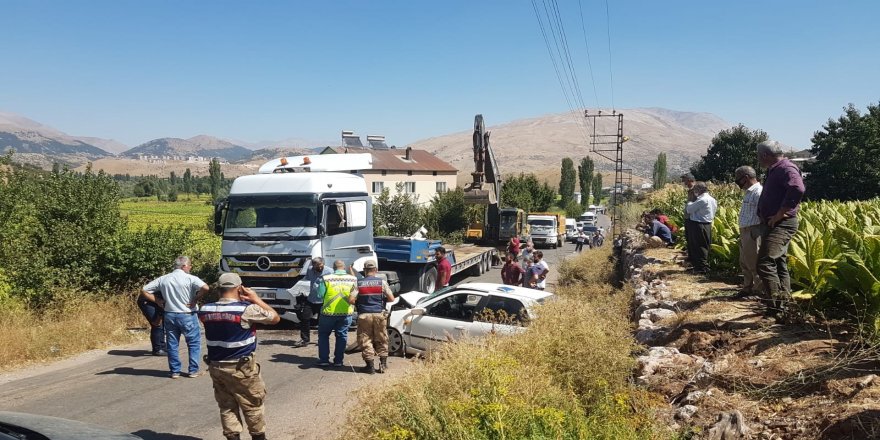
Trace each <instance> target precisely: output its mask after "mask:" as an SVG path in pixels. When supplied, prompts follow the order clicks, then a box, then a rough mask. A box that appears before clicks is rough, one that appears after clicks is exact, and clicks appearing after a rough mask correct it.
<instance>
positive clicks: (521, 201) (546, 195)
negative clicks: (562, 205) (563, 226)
mask: <svg viewBox="0 0 880 440" xmlns="http://www.w3.org/2000/svg"><path fill="white" fill-rule="evenodd" d="M555 201H556V191H554V190H553V188H551V187H550V185H548V184H547V182H544V183H543V184H541V182H539V181H538V178H537V177H535V175H534V174H522V173H520V175H519V176H514V177H510V178H508V179H507V180H505V181H504V184H503V186H502V187H501V205H503V206H509V207H511V208H519V209H522V210H523V211H525V212H535V211H546V210H548V209H550V206H552V205H553V202H555Z"/></svg>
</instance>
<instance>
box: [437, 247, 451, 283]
mask: <svg viewBox="0 0 880 440" xmlns="http://www.w3.org/2000/svg"><path fill="white" fill-rule="evenodd" d="M434 259H435V260H436V261H437V285H438V286H440V287H446V286H448V285H449V279H450V278H452V265H451V264H449V260H448V259H446V248H445V247H443V246H440V247H438V248H437V250H436V251H434Z"/></svg>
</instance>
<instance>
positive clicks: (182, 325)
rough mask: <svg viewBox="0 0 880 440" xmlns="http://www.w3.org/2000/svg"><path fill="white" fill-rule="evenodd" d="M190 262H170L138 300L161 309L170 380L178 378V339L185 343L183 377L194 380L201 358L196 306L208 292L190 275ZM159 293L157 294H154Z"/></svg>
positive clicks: (205, 286) (205, 285) (184, 260)
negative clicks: (186, 359) (170, 266)
mask: <svg viewBox="0 0 880 440" xmlns="http://www.w3.org/2000/svg"><path fill="white" fill-rule="evenodd" d="M190 270H192V262H191V261H190V259H189V257H185V256H180V257H177V259H176V260H174V271H173V272H171V273H169V274H166V275H162V276H161V277H159V278H156V279H155V280H153V281H150V282H149V283H147V285H146V286H144V288H143V291H142V292H141V297H142V298H143V299H145V300H147V301H152V302H154V303H156V304H158V305H159V306H160V307H162V309H163V312H164V316H165V343H166V347H167V351H168V369H170V370H171V378H172V379H178V378H180V374H181V368H182V367H183V366H182V365H181V364H180V354H179V353H178V347H179V344H180V336H181V335H183V337H184V339H185V340H186V348H187V350H188V351H189V364H188V366H187V372H186V376H187V377H198V376H199V375H200V374H201V373H199V357H200V356H201V339H202V338H201V334H200V333H199V320H198V318H197V317H196V303H197V302H198V301H199V300H200V299H201V298H202V297H203V296H205V294H207V293H208V285H207V284H205V282H204V281H202V280H201V279H199V277H197V276H195V275H190V273H189V272H190ZM158 294H161V295H158Z"/></svg>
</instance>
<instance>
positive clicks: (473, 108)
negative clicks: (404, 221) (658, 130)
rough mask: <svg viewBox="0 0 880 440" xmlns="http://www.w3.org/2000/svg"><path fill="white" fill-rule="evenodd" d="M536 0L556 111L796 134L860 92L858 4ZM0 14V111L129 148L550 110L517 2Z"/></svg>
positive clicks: (805, 138)
mask: <svg viewBox="0 0 880 440" xmlns="http://www.w3.org/2000/svg"><path fill="white" fill-rule="evenodd" d="M536 2H537V3H536V4H537V6H538V13H539V16H541V17H543V21H544V25H545V27H546V26H548V24H547V18H546V15H540V14H546V12H545V9H544V5H551V4H552V0H550V1H546V0H536ZM556 3H557V4H558V10H559V15H560V18H561V21H562V24H563V27H564V30H565V37H566V38H565V41H566V43H567V46H568V49H569V54H570V59H571V71H572V72H574V74H575V75H576V76H577V78H578V83H579V88H580V91H581V96H582V99H581V98H576V99H575V103H573V104H572V107H579V104H578V102H580V101H581V100H582V101H583V103H584V105H585V106H587V107H589V108H596V107H602V108H611V107H612V105H613V107H614V108H617V109H626V108H634V107H663V108H669V109H674V110H682V111H695V112H709V113H714V114H716V115H718V116H720V117H721V118H723V119H725V120H727V121H728V122H730V123H731V124H737V123H743V124H745V125H747V126H748V127H750V128H759V129H763V130H765V131H767V132H768V133H769V134H770V136H771V137H772V138H774V139H778V140H780V141H782V142H784V143H786V144H788V145H792V146H795V147H803V148H807V147H809V146H810V137H811V136H812V134H813V132H815V131H816V130H820V129H821V128H822V125H823V124H824V123H825V122H826V121H827V120H828V118H831V117H833V118H836V117H838V116H840V115H841V114H842V109H843V107H844V106H846V105H847V104H849V103H852V104H854V105H855V106H856V107H858V108H861V109H864V108H865V107H866V106H867V105H868V104H876V103H878V102H880V80H878V79H880V26H877V25H876V23H877V22H876V19H877V17H880V2H877V1H868V0H865V1H859V0H851V1H840V2H830V1H812V0H775V1H753V0H737V1H705V0H700V1H688V0H681V1H671V2H660V1H656V0H627V1H620V0H618V1H610V2H608V3H607V5H608V11H607V14H606V2H605V1H604V0H603V1H597V0H581V1H580V2H578V1H574V0H557V2H556ZM581 10H583V17H584V20H583V26H582V21H581V14H580V11H581ZM0 29H2V30H3V34H4V37H3V38H0V60H2V61H0V111H8V112H13V113H18V114H21V115H23V116H26V117H29V118H31V119H34V120H36V121H38V122H41V123H43V124H46V125H50V126H52V127H55V128H57V129H59V130H62V131H64V132H67V133H69V134H71V135H80V136H96V137H103V138H112V139H116V140H118V141H121V142H123V143H126V144H128V145H129V146H135V145H137V144H140V143H143V142H146V141H148V140H151V139H155V138H159V137H182V138H187V137H191V136H195V135H198V134H210V135H213V136H218V137H223V138H231V139H240V140H246V141H251V142H255V141H260V140H277V139H284V138H303V139H309V140H313V141H315V142H319V141H320V142H327V141H335V140H337V139H338V138H339V133H340V131H341V130H343V129H348V130H354V131H355V132H357V133H358V134H360V135H362V136H365V135H367V134H384V135H386V136H387V137H388V143H389V144H395V145H399V146H400V145H405V144H407V143H410V142H413V141H416V140H419V139H423V138H427V137H432V136H438V135H442V134H447V133H451V132H459V131H468V130H471V129H472V124H473V116H474V114H476V113H482V114H483V115H484V116H485V118H486V121H487V124H489V125H494V124H500V123H503V122H508V121H511V120H515V119H521V118H528V117H535V116H540V115H543V114H547V113H558V112H563V111H567V110H569V108H570V107H569V104H568V102H566V99H565V97H564V95H563V92H562V89H561V87H560V84H559V81H558V80H557V76H556V73H555V71H554V66H553V63H552V62H551V57H550V55H549V54H548V49H547V46H546V45H545V41H544V38H543V37H542V34H541V29H540V27H539V24H538V19H537V18H536V12H535V9H534V7H533V2H532V1H525V0H509V1H498V0H485V1H452V0H450V1H434V2H428V1H402V0H401V1H379V0H374V1H317V2H315V1H292V0H291V1H271V0H264V1H257V2H241V1H224V0H212V1H207V0H206V1H197V0H188V1H176V0H175V1H171V0H168V1H164V0H156V1H135V0H88V1H87V0H80V1H70V0H65V1H61V0H59V1H47V0H19V1H9V0H0ZM583 30H585V31H586V41H585V38H584V32H583ZM547 32H549V30H547ZM609 34H610V45H609V38H608V36H609ZM548 37H549V38H551V47H555V45H554V42H553V40H552V37H550V35H548ZM559 38H560V40H561V37H559ZM588 45H589V46H588ZM587 47H589V54H590V57H589V62H588V59H587ZM554 58H555V59H556V60H557V63H561V62H562V60H560V59H559V58H558V57H554ZM566 65H568V63H566ZM590 65H591V66H592V70H591V69H590ZM591 71H592V74H591ZM591 78H592V79H591ZM612 78H613V81H612ZM612 90H613V92H612ZM612 96H613V100H612Z"/></svg>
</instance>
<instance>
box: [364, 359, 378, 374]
mask: <svg viewBox="0 0 880 440" xmlns="http://www.w3.org/2000/svg"><path fill="white" fill-rule="evenodd" d="M366 362H367V365H364V366H363V367H361V373H367V374H375V373H376V369H375V368H374V366H373V361H366Z"/></svg>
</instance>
